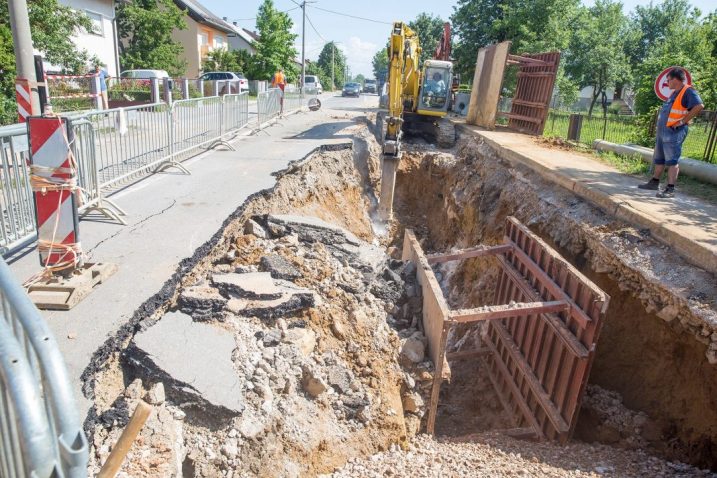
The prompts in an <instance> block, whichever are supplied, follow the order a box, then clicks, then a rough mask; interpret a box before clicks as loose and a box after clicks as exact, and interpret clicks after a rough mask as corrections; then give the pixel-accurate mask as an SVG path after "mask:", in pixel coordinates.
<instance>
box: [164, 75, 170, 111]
mask: <svg viewBox="0 0 717 478" xmlns="http://www.w3.org/2000/svg"><path fill="white" fill-rule="evenodd" d="M162 83H163V86H164V101H165V103H167V104H168V105H171V104H172V79H171V78H162Z"/></svg>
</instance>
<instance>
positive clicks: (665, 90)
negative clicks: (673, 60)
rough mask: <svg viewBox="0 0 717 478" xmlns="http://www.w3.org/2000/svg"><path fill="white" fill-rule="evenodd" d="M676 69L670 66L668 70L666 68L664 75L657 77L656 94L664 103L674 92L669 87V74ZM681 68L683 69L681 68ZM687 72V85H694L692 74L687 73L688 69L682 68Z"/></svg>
mask: <svg viewBox="0 0 717 478" xmlns="http://www.w3.org/2000/svg"><path fill="white" fill-rule="evenodd" d="M673 68H676V67H674V66H670V67H668V68H665V69H664V70H662V73H660V74H659V75H657V78H656V79H655V94H656V95H657V97H658V98H660V99H661V100H662V101H667V99H668V98H669V97H670V96H671V95H672V93H673V92H674V90H672V88H670V87H669V86H667V74H668V73H669V72H670V70H671V69H673ZM679 68H682V67H681V66H680V67H679ZM682 69H683V70H685V76H686V77H687V78H686V79H687V84H688V85H691V84H692V75H690V72H689V71H687V69H685V68H682Z"/></svg>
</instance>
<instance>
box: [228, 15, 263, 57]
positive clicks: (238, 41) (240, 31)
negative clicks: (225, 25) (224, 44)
mask: <svg viewBox="0 0 717 478" xmlns="http://www.w3.org/2000/svg"><path fill="white" fill-rule="evenodd" d="M224 20H225V21H226V20H227V17H224ZM232 27H234V32H233V33H230V34H229V49H230V50H232V51H234V50H246V51H248V52H249V54H251V55H253V54H255V53H256V49H255V48H254V46H253V45H252V43H253V42H254V38H253V37H252V36H251V35H250V34H249V32H248V31H247V30H245V29H244V28H242V27H240V26H239V25H237V22H232Z"/></svg>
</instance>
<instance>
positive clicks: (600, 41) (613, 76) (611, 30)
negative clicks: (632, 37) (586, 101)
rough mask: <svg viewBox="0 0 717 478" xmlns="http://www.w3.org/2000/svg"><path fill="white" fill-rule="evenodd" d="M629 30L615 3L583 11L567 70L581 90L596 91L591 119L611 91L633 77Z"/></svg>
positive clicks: (601, 0) (601, 1)
mask: <svg viewBox="0 0 717 478" xmlns="http://www.w3.org/2000/svg"><path fill="white" fill-rule="evenodd" d="M628 28H629V26H628V22H627V17H625V16H624V15H623V13H622V4H621V3H619V2H617V1H614V0H596V2H595V5H594V6H592V7H590V8H582V9H581V12H580V15H579V16H578V18H577V19H576V21H575V24H574V29H575V32H574V34H573V37H572V39H571V40H570V47H569V51H568V53H567V54H566V55H565V57H566V58H565V69H566V72H567V73H568V75H569V76H570V77H571V78H573V79H574V80H575V81H576V82H577V83H578V85H579V86H580V87H581V88H585V87H588V86H589V87H592V89H593V94H592V99H591V101H590V108H589V110H588V115H589V116H590V115H592V112H593V108H594V106H595V103H596V102H597V100H598V98H600V97H601V96H602V95H603V94H604V93H605V91H606V89H607V88H608V87H610V86H615V84H616V83H618V82H622V81H624V80H625V79H627V78H629V76H630V70H629V62H628V59H627V55H626V54H625V40H626V32H627V30H628ZM604 112H606V110H604Z"/></svg>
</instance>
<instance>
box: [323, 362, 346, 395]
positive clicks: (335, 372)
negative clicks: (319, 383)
mask: <svg viewBox="0 0 717 478" xmlns="http://www.w3.org/2000/svg"><path fill="white" fill-rule="evenodd" d="M352 379H353V377H352V376H351V373H349V371H348V370H346V369H345V368H343V367H341V366H339V365H335V366H333V367H331V368H330V369H329V372H328V376H327V379H326V381H327V382H329V385H331V387H333V389H334V390H336V391H337V392H339V393H348V392H350V391H351V380H352Z"/></svg>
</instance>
